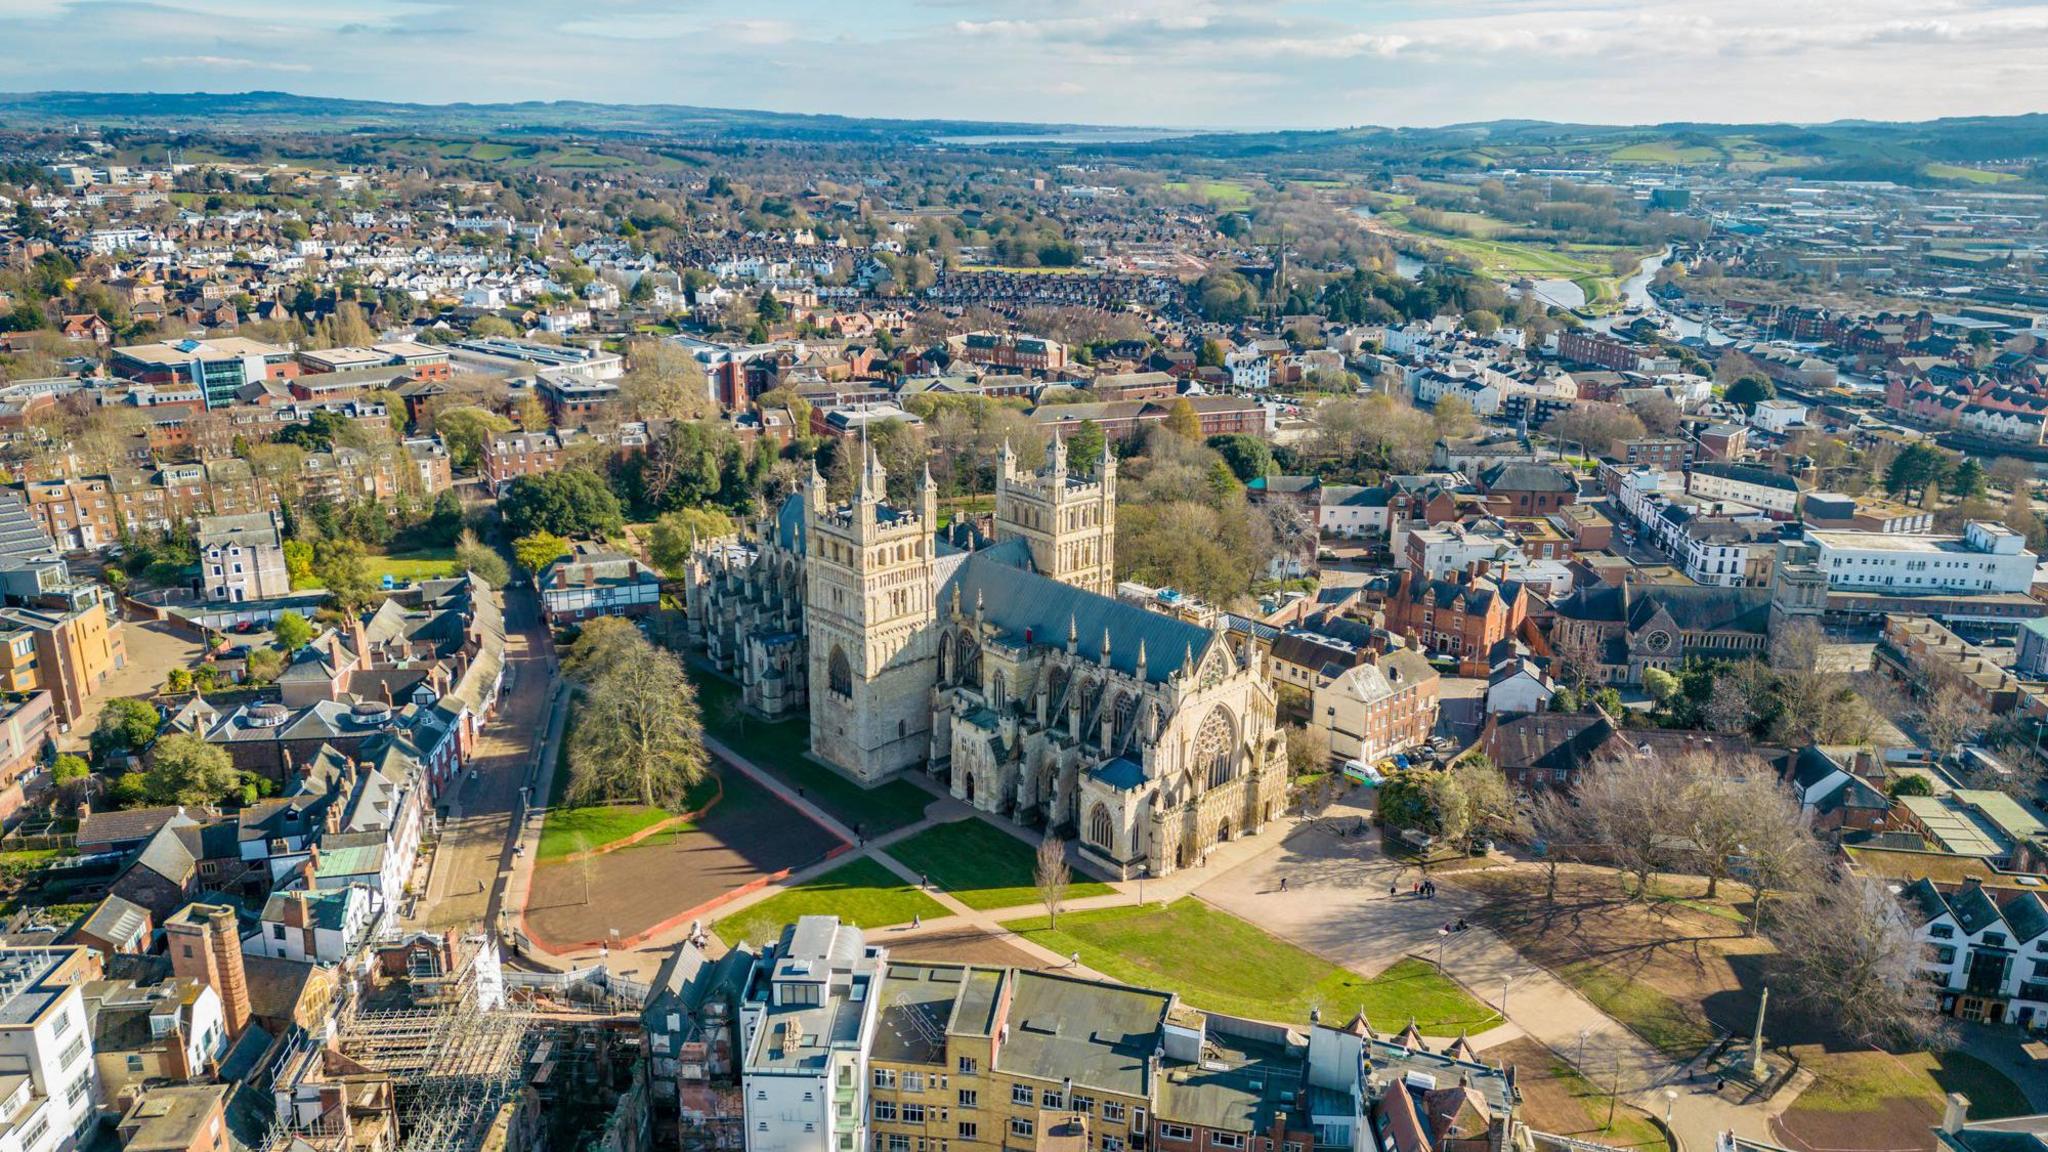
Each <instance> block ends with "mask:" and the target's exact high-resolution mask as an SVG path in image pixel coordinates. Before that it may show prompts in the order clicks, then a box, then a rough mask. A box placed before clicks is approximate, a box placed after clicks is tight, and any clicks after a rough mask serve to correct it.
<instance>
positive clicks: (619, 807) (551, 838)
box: [535, 804, 672, 864]
mask: <svg viewBox="0 0 2048 1152" xmlns="http://www.w3.org/2000/svg"><path fill="white" fill-rule="evenodd" d="M670 815H672V813H669V812H666V811H664V810H662V809H660V808H650V807H648V806H647V805H645V804H599V805H593V806H591V807H588V808H556V809H552V810H550V811H549V812H548V816H547V823H546V824H545V825H543V826H542V827H541V830H540V851H539V853H538V855H537V856H536V857H535V859H536V860H537V861H538V862H539V863H542V864H546V863H548V862H549V861H551V860H560V859H563V858H564V857H567V856H573V855H575V854H576V853H578V852H587V851H590V850H591V849H593V848H602V847H604V846H605V845H607V844H610V843H612V842H613V841H615V840H624V839H625V838H626V837H628V836H631V835H632V834H633V833H635V832H638V831H640V830H641V829H643V828H651V827H653V826H654V825H656V824H659V823H661V822H662V821H663V820H666V819H668V818H669V816H670Z"/></svg>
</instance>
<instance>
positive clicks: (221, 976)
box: [164, 904, 249, 1040]
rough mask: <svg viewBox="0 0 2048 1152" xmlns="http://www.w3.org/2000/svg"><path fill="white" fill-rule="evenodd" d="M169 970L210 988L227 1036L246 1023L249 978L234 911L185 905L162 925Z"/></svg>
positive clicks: (238, 1033)
mask: <svg viewBox="0 0 2048 1152" xmlns="http://www.w3.org/2000/svg"><path fill="white" fill-rule="evenodd" d="M164 933H165V935H166V937H167V938H168V940H169V944H170V952H171V971H172V972H173V973H175V974H176V975H179V976H190V977H192V978H193V979H196V980H198V981H199V982H200V983H202V984H204V985H206V986H207V987H208V988H211V989H213V991H214V994H215V995H217V996H219V997H220V1003H221V1011H222V1013H223V1014H224V1015H225V1016H226V1017H227V1025H228V1038H229V1039H230V1040H233V1039H239V1038H240V1037H241V1035H242V1030H243V1029H244V1028H246V1027H248V1025H249V978H248V976H247V975H246V974H245V973H244V972H243V969H242V936H241V932H240V931H239V930H238V928H237V926H236V923H235V910H234V909H232V908H230V907H228V906H227V905H225V904H188V905H186V906H185V907H184V908H183V909H182V910H181V911H179V912H178V914H177V915H175V916H173V917H171V919H170V920H169V921H168V922H166V923H165V924H164Z"/></svg>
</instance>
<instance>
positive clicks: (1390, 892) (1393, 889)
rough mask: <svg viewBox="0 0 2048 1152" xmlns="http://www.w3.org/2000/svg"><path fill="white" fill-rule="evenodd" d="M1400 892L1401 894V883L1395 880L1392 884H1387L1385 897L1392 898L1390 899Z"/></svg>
mask: <svg viewBox="0 0 2048 1152" xmlns="http://www.w3.org/2000/svg"><path fill="white" fill-rule="evenodd" d="M1400 894H1401V885H1400V883H1399V882H1395V883H1393V884H1389V885H1387V899H1389V900H1392V899H1393V898H1394V897H1396V896H1398V895H1400Z"/></svg>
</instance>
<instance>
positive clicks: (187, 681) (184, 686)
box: [164, 668, 192, 693]
mask: <svg viewBox="0 0 2048 1152" xmlns="http://www.w3.org/2000/svg"><path fill="white" fill-rule="evenodd" d="M191 690H192V670H191V669H190V668H173V669H171V670H170V671H169V672H166V673H164V691H166V692H173V693H176V692H190V691H191Z"/></svg>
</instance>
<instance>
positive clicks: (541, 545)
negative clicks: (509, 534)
mask: <svg viewBox="0 0 2048 1152" xmlns="http://www.w3.org/2000/svg"><path fill="white" fill-rule="evenodd" d="M568 554H569V542H568V541H567V540H564V539H562V538H561V537H560V536H557V535H555V534H554V533H552V532H529V533H527V534H526V535H524V536H521V537H520V538H519V539H517V540H514V541H513V542H512V558H513V559H515V560H517V561H519V566H520V567H521V568H524V569H525V570H526V571H527V572H528V573H529V574H531V575H533V576H536V577H538V576H539V575H540V574H541V572H542V571H544V570H545V569H546V568H547V566H548V565H550V564H552V563H554V562H555V561H556V560H557V559H558V558H560V557H563V556H567V555H568Z"/></svg>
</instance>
